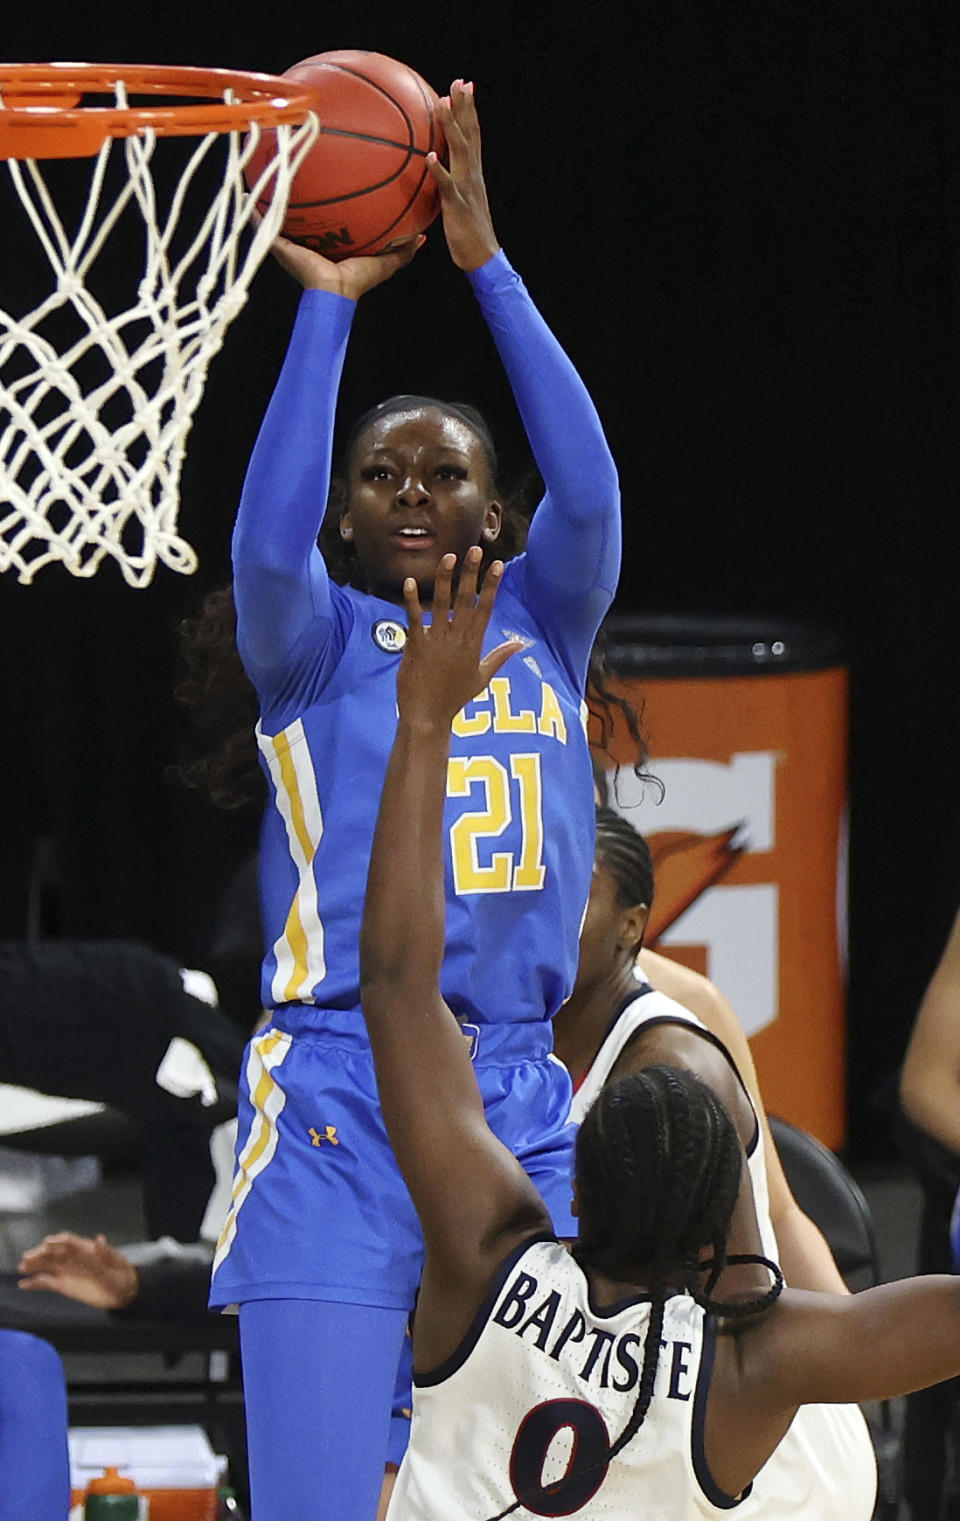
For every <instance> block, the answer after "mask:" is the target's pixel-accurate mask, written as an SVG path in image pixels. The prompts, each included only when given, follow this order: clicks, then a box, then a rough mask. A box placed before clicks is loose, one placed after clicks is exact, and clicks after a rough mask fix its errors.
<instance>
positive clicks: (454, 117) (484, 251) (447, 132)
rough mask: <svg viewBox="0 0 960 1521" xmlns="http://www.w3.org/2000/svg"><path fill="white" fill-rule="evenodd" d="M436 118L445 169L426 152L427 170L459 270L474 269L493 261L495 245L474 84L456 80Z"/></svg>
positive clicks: (454, 260)
mask: <svg viewBox="0 0 960 1521" xmlns="http://www.w3.org/2000/svg"><path fill="white" fill-rule="evenodd" d="M439 114H440V125H441V127H442V128H443V134H444V137H445V138H446V140H447V150H448V153H449V164H450V167H449V168H448V169H445V168H444V166H443V164H441V162H440V160H439V159H438V157H437V155H436V154H435V153H428V154H427V166H428V168H429V170H430V173H431V174H432V175H433V178H434V180H435V181H436V184H437V189H438V190H439V191H440V208H441V211H442V213H443V230H444V232H445V234H446V238H447V247H448V248H449V249H450V257H451V258H452V260H453V262H454V264H456V265H457V267H458V268H459V269H464V270H471V269H479V268H480V265H481V264H486V262H487V260H488V259H492V258H493V255H494V254H495V253H496V252H497V249H498V248H499V247H500V244H499V243H498V242H497V235H496V233H495V232H494V230H493V221H492V219H491V216H490V204H489V202H488V200H487V187H486V185H485V184H484V179H483V164H482V162H481V157H480V123H479V121H478V120H477V106H476V102H475V100H474V98H473V85H472V84H465V83H464V82H463V80H462V79H455V80H454V82H453V84H452V85H451V86H450V94H449V95H446V96H444V98H443V99H442V100H441V101H440V113H439Z"/></svg>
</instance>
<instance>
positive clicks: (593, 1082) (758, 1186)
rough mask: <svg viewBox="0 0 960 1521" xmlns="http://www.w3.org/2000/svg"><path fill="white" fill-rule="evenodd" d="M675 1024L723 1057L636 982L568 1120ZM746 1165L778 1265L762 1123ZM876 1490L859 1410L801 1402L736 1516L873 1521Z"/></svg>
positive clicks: (687, 1018)
mask: <svg viewBox="0 0 960 1521" xmlns="http://www.w3.org/2000/svg"><path fill="white" fill-rule="evenodd" d="M677 1022H679V1023H681V1024H687V1025H692V1026H694V1028H696V1029H698V1030H702V1031H704V1033H705V1035H706V1036H707V1037H708V1038H709V1039H710V1040H711V1041H712V1042H714V1043H715V1044H716V1045H718V1046H719V1047H720V1049H721V1050H723V1051H724V1052H725V1053H726V1047H725V1046H724V1045H723V1043H722V1041H719V1040H717V1038H716V1036H713V1035H712V1034H711V1032H710V1031H708V1030H707V1029H706V1026H705V1025H704V1024H702V1023H701V1021H700V1020H699V1019H697V1017H696V1015H694V1014H691V1012H690V1010H689V1009H687V1008H685V1007H684V1006H683V1004H680V1003H677V1001H676V1000H675V999H673V998H668V997H667V995H666V994H665V993H660V992H657V991H656V989H654V988H651V987H650V986H649V984H648V983H645V982H642V981H638V985H637V993H636V996H635V997H634V998H633V999H631V1001H630V1002H629V1003H628V1004H627V1005H626V1006H625V1008H623V1009H622V1010H621V1012H620V1014H619V1015H618V1017H617V1018H616V1019H615V1020H614V1022H613V1025H612V1026H611V1028H610V1030H609V1031H608V1033H607V1035H606V1038H605V1039H604V1042H603V1045H602V1046H601V1047H600V1050H599V1051H598V1052H597V1055H596V1057H595V1058H594V1061H593V1064H592V1066H591V1067H590V1069H589V1070H588V1072H587V1074H586V1076H585V1077H584V1079H583V1081H582V1082H581V1083H580V1086H579V1087H578V1089H577V1091H576V1093H575V1094H574V1099H573V1105H572V1107H571V1110H570V1117H571V1119H574V1120H576V1121H577V1122H578V1123H579V1122H580V1121H581V1120H582V1119H583V1117H584V1115H585V1114H586V1112H587V1110H588V1109H589V1108H590V1105H591V1104H592V1103H593V1101H594V1099H595V1098H596V1097H597V1095H598V1093H599V1092H600V1090H601V1088H602V1087H603V1085H604V1083H605V1082H606V1081H607V1079H608V1078H609V1076H610V1073H611V1072H612V1071H613V1068H614V1067H615V1065H616V1063H617V1060H618V1058H619V1056H620V1054H621V1052H622V1051H623V1049H624V1047H625V1046H626V1044H627V1042H628V1041H629V1040H630V1038H631V1037H632V1036H633V1035H634V1034H635V1033H636V1032H637V1031H638V1030H642V1029H645V1028H646V1027H647V1026H649V1025H651V1024H657V1023H677ZM726 1054H727V1056H728V1060H730V1061H731V1065H734V1064H733V1061H732V1058H731V1057H729V1053H726ZM754 1118H756V1117H754ZM747 1166H748V1168H749V1171H750V1182H751V1186H752V1188H753V1198H754V1204H755V1206H756V1211H757V1224H758V1226H759V1228H760V1239H761V1242H762V1243H763V1251H764V1254H765V1255H766V1256H767V1257H770V1258H772V1259H773V1260H774V1261H775V1262H776V1261H779V1258H780V1249H779V1247H778V1245H777V1238H776V1234H775V1232H774V1229H773V1221H772V1220H771V1218H770V1197H769V1194H768V1191H767V1163H766V1153H765V1151H764V1141H763V1131H762V1130H761V1128H760V1126H759V1124H757V1125H756V1129H755V1133H754V1139H753V1142H752V1144H751V1145H750V1146H749V1147H748V1148H747ZM876 1493H877V1462H876V1457H875V1455H874V1451H873V1443H872V1441H871V1440H870V1432H869V1430H868V1428H867V1423H866V1421H865V1420H864V1418H863V1412H862V1411H861V1409H860V1407H859V1405H804V1406H803V1407H802V1408H801V1409H800V1410H798V1411H797V1414H796V1415H795V1416H794V1419H793V1424H792V1425H791V1427H790V1430H789V1431H788V1432H787V1434H786V1436H785V1437H784V1439H783V1441H782V1442H781V1443H780V1445H779V1447H778V1448H777V1450H776V1452H775V1453H774V1454H773V1455H772V1457H770V1458H769V1459H768V1460H767V1462H766V1463H765V1464H764V1466H763V1468H761V1470H760V1472H759V1473H758V1474H757V1477H756V1479H755V1480H754V1482H753V1490H752V1493H751V1494H750V1497H749V1498H748V1499H746V1500H744V1502H743V1503H742V1505H741V1506H740V1508H739V1510H738V1512H737V1514H738V1517H739V1518H741V1521H789V1518H792V1517H798V1518H799V1517H803V1518H804V1521H870V1518H871V1517H872V1515H873V1507H874V1503H875V1501H876ZM597 1514H598V1515H599V1514H600V1512H597Z"/></svg>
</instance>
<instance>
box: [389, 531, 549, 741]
mask: <svg viewBox="0 0 960 1521" xmlns="http://www.w3.org/2000/svg"><path fill="white" fill-rule="evenodd" d="M482 561H483V552H482V550H481V549H480V548H479V547H478V546H477V545H474V547H473V548H472V549H468V550H467V553H466V555H465V556H464V560H463V568H462V570H461V572H460V581H459V584H458V586H457V591H456V597H455V598H454V597H453V573H454V570H455V568H456V564H457V558H456V555H444V556H443V558H442V560H441V561H440V564H439V565H438V567H437V575H436V579H435V581H434V586H433V602H432V612H433V621H432V623H431V624H430V626H429V627H425V626H424V622H423V616H422V613H421V608H420V597H419V594H418V591H417V583H416V581H415V580H414V578H413V577H412V576H408V577H407V579H406V580H405V581H404V583H403V600H404V605H405V606H406V609H407V617H408V620H409V624H410V629H409V633H408V635H407V643H406V648H405V649H404V652H403V659H402V661H401V662H400V669H399V671H398V672H397V704H398V707H399V709H400V715H401V717H402V718H403V719H405V720H406V721H407V722H408V723H414V724H417V725H423V726H425V727H429V728H431V729H432V728H436V727H442V728H445V729H447V730H449V728H450V725H451V724H452V722H453V720H454V718H455V717H456V715H457V714H458V713H459V712H460V709H461V708H462V707H463V706H464V704H465V703H468V702H469V701H470V700H471V698H473V697H476V695H477V693H478V692H482V691H483V689H484V687H485V686H486V685H487V683H488V681H489V680H490V678H491V677H492V676H495V675H496V674H497V672H498V671H499V669H500V667H501V666H502V665H503V664H504V662H505V661H507V660H509V658H510V656H511V655H514V654H516V652H517V651H518V650H522V649H523V641H522V640H521V639H506V640H504V642H503V643H502V644H498V645H497V647H496V649H494V650H491V651H490V653H489V655H484V656H483V658H482V659H481V651H482V649H483V636H484V634H485V633H486V631H487V624H488V623H489V622H490V614H491V612H492V611H493V604H494V599H495V598H496V595H497V587H498V586H499V584H500V577H501V576H502V575H503V561H502V560H494V562H493V564H492V565H490V566H489V567H488V569H487V573H486V576H485V577H484V581H483V587H482V589H481V591H480V593H479V595H478V594H477V578H478V576H479V573H480V566H481V563H482ZM451 599H452V600H451Z"/></svg>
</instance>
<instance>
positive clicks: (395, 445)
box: [340, 407, 501, 601]
mask: <svg viewBox="0 0 960 1521" xmlns="http://www.w3.org/2000/svg"><path fill="white" fill-rule="evenodd" d="M349 491H350V501H349V506H348V508H347V510H346V512H345V513H344V514H343V516H342V517H341V519H340V533H341V535H342V536H343V538H344V539H346V540H348V541H352V542H353V543H354V544H355V546H356V550H357V558H358V559H359V561H360V564H361V566H362V568H363V570H364V573H365V575H366V580H367V585H368V588H369V590H370V591H371V592H373V593H375V594H376V595H377V596H380V597H386V598H387V599H388V600H390V601H400V599H401V595H402V587H403V582H404V579H405V578H406V577H407V576H413V577H415V579H416V581H417V583H418V585H419V588H420V596H421V599H423V598H425V599H426V600H427V601H429V599H430V597H431V595H432V593H433V578H434V576H435V574H436V570H437V565H438V563H439V561H440V558H441V556H442V555H446V554H455V555H456V556H457V560H458V561H460V560H462V559H463V556H464V555H465V554H466V552H467V550H468V549H469V548H470V547H471V545H473V544H484V543H489V542H490V541H491V540H493V539H495V538H496V537H497V534H498V533H499V532H500V519H501V509H500V505H499V503H498V502H497V501H496V500H495V499H494V486H493V481H492V480H491V477H490V466H489V463H488V460H487V455H486V451H485V449H484V447H483V444H482V443H481V442H480V439H479V438H478V437H477V435H476V434H475V433H474V432H473V430H472V428H470V427H468V425H467V424H466V423H465V422H462V421H461V420H460V418H458V417H455V416H453V415H451V414H450V413H448V412H443V411H441V410H440V409H439V408H436V407H427V408H421V409H416V410H412V411H410V412H394V413H393V414H391V416H389V417H385V418H382V419H380V420H379V421H377V422H375V423H373V424H372V425H371V427H370V428H368V429H367V431H366V432H365V433H363V434H362V435H361V437H360V438H359V440H358V441H357V445H356V447H355V448H354V451H353V457H352V459H351V460H350V474H349Z"/></svg>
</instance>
